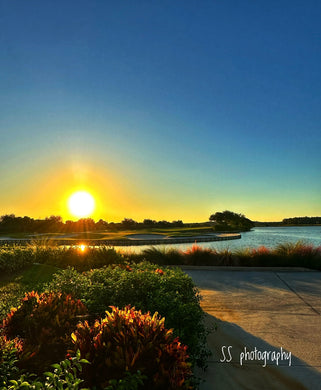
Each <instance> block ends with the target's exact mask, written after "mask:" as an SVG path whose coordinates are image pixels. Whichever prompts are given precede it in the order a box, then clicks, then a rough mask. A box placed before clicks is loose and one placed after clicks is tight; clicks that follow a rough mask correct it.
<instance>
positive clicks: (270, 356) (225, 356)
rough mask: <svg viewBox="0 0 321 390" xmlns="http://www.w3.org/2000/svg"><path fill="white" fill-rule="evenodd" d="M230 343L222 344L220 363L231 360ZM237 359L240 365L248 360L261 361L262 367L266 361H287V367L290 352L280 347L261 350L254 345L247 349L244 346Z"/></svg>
mask: <svg viewBox="0 0 321 390" xmlns="http://www.w3.org/2000/svg"><path fill="white" fill-rule="evenodd" d="M232 349H233V346H232V345H223V346H222V348H221V355H222V358H221V359H220V362H221V363H230V362H231V361H232V360H233V356H232ZM239 361H240V365H241V366H242V365H243V364H244V363H246V362H248V361H261V362H262V367H266V364H267V362H269V361H270V362H271V363H275V364H276V365H277V366H278V365H279V362H283V361H288V362H289V363H288V364H289V367H290V366H291V363H292V354H291V352H286V351H284V350H283V348H282V347H281V348H280V350H274V351H261V350H259V349H257V348H256V347H254V349H247V348H246V347H244V349H243V351H241V352H240V353H239Z"/></svg>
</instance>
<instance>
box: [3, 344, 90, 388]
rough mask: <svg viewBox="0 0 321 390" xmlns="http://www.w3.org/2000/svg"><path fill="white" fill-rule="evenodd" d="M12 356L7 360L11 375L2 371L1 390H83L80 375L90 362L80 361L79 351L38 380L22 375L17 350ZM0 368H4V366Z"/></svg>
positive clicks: (25, 374)
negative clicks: (18, 365) (85, 365)
mask: <svg viewBox="0 0 321 390" xmlns="http://www.w3.org/2000/svg"><path fill="white" fill-rule="evenodd" d="M10 354H11V355H10V356H8V357H7V359H6V364H7V366H10V367H9V368H10V370H9V375H8V374H7V372H6V374H4V371H3V370H1V371H0V390H18V389H21V390H45V389H55V390H65V389H66V390H81V389H80V387H79V386H80V384H81V383H83V380H82V379H80V378H79V375H80V374H81V372H82V367H83V365H84V364H88V361H87V360H85V359H80V352H79V351H77V353H76V356H74V357H69V358H68V359H65V360H63V361H61V362H60V363H59V364H53V365H52V368H53V370H51V371H49V372H45V373H44V374H42V377H38V378H37V377H36V376H35V375H33V374H29V373H22V372H21V371H20V370H19V369H18V368H17V366H16V363H17V360H16V357H15V350H14V349H11V351H10ZM0 368H3V364H2V365H0ZM82 390H86V389H85V388H82ZM87 390H88V389H87Z"/></svg>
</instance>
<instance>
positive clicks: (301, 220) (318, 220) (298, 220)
mask: <svg viewBox="0 0 321 390" xmlns="http://www.w3.org/2000/svg"><path fill="white" fill-rule="evenodd" d="M282 222H283V223H284V224H285V225H321V217H294V218H284V219H283V221H282Z"/></svg>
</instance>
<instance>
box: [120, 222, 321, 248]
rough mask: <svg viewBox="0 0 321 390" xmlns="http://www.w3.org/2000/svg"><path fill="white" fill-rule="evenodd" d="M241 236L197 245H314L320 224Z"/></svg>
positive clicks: (320, 235) (320, 240)
mask: <svg viewBox="0 0 321 390" xmlns="http://www.w3.org/2000/svg"><path fill="white" fill-rule="evenodd" d="M241 235H242V238H241V239H239V240H229V241H214V242H202V243H199V244H197V245H199V246H200V247H202V248H216V249H223V248H229V249H230V250H236V249H242V248H257V247H259V246H265V247H267V248H274V247H275V246H277V245H278V244H282V243H285V242H292V243H295V242H297V241H303V242H304V243H306V244H312V245H314V246H321V226H291V227H256V228H254V229H252V230H251V231H249V232H244V233H241ZM192 245H193V244H171V245H168V246H166V248H168V247H171V248H175V249H179V250H186V249H188V248H190V247H191V246H192ZM164 246H165V245H158V246H157V247H164ZM149 247H150V246H148V245H146V246H137V247H133V246H131V247H121V248H120V247H115V249H122V250H124V251H131V252H136V253H139V252H141V251H142V250H144V249H146V248H149Z"/></svg>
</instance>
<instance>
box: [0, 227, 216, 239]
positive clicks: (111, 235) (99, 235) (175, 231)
mask: <svg viewBox="0 0 321 390" xmlns="http://www.w3.org/2000/svg"><path fill="white" fill-rule="evenodd" d="M207 233H213V230H212V229H211V228H209V227H195V228H190V227H182V228H150V229H132V230H117V229H115V230H104V231H97V232H79V233H45V234H39V235H38V237H39V240H52V241H54V240H55V239H64V240H70V241H71V242H72V241H73V240H79V239H92V240H126V239H127V238H126V236H127V235H129V234H161V235H164V236H168V237H190V236H192V237H193V236H199V235H203V234H207ZM65 234H66V236H69V235H70V236H72V237H66V238H65V237H64V235H65ZM0 235H1V236H3V237H12V238H22V239H23V238H25V239H30V238H32V239H34V240H37V235H30V234H29V233H28V234H27V233H16V234H10V233H5V234H2V233H1V234H0ZM31 236H32V237H31Z"/></svg>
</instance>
